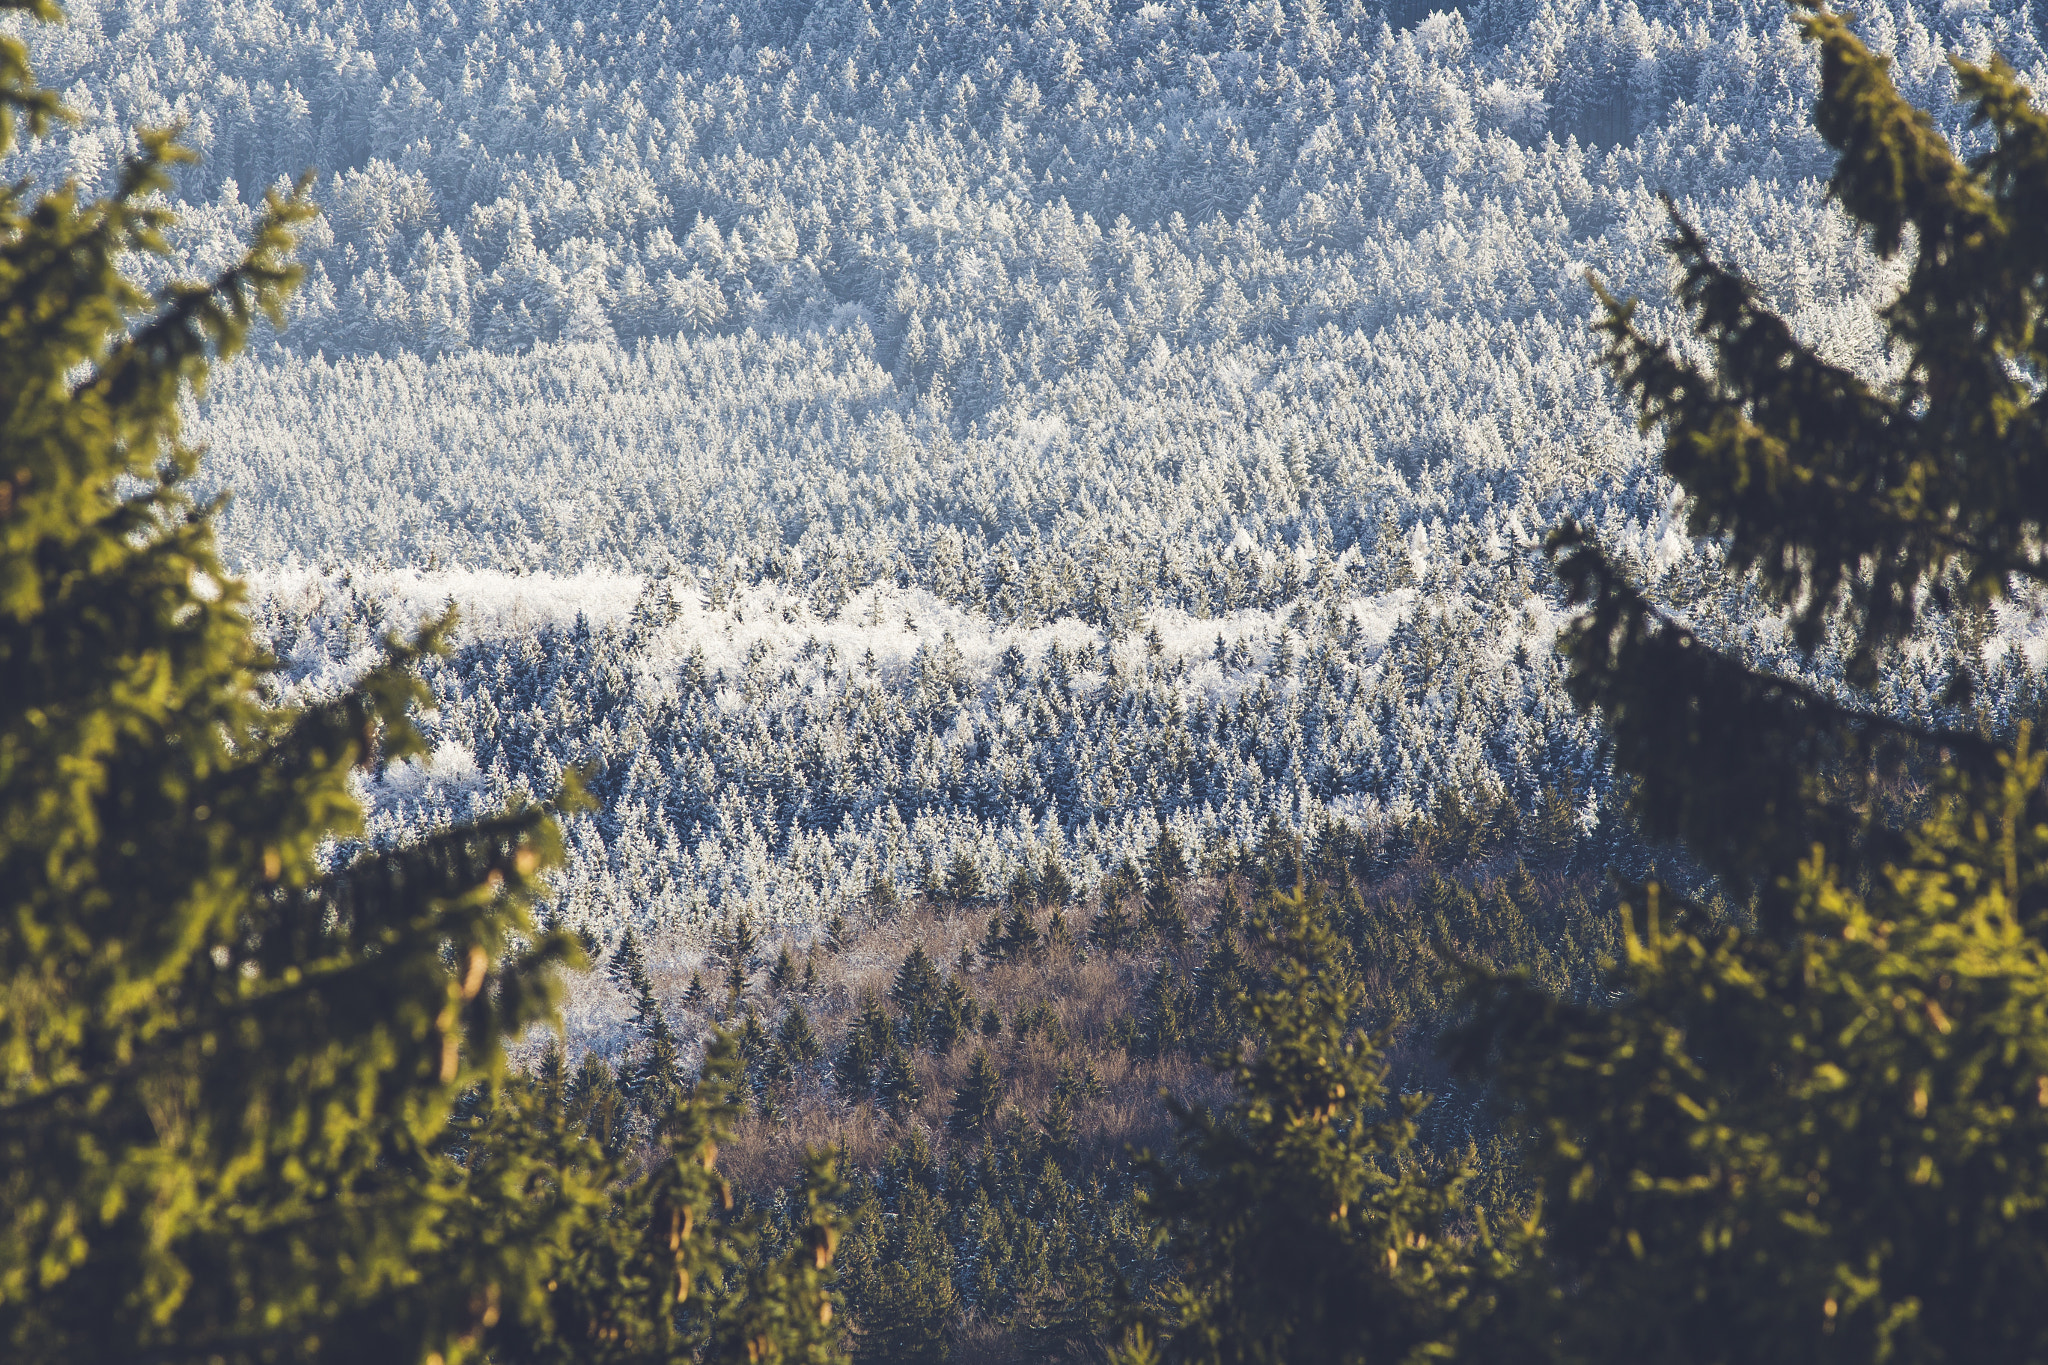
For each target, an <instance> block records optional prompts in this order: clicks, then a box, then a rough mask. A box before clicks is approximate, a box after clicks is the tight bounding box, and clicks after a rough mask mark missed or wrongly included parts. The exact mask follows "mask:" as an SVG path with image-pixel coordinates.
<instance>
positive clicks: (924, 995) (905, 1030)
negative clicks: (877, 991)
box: [889, 944, 946, 1047]
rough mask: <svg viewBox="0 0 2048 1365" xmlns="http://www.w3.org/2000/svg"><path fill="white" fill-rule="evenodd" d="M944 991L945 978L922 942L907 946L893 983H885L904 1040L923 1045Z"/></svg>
mask: <svg viewBox="0 0 2048 1365" xmlns="http://www.w3.org/2000/svg"><path fill="white" fill-rule="evenodd" d="M945 994H946V984H945V979H944V978H943V977H942V976H940V975H939V969H938V966H937V965H936V964H935V963H933V961H932V959H931V955H930V954H928V953H927V952H925V950H924V945H923V944H919V945H918V946H917V947H915V948H913V949H911V950H910V955H909V956H908V957H906V958H904V959H903V965H902V966H901V967H899V968H898V969H897V971H896V980H895V983H894V984H893V985H891V986H890V987H889V1000H890V1003H892V1004H893V1005H895V1006H896V1009H897V1012H898V1015H899V1017H900V1018H901V1020H902V1034H903V1040H904V1041H905V1042H906V1043H908V1044H910V1045H911V1046H912V1047H921V1046H923V1045H924V1043H925V1041H926V1039H928V1038H929V1037H930V1036H931V1031H932V1025H933V1021H934V1020H936V1019H937V1017H938V1014H939V1011H940V1010H941V1009H942V1008H943V1007H944V1004H945Z"/></svg>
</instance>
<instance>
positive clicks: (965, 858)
mask: <svg viewBox="0 0 2048 1365" xmlns="http://www.w3.org/2000/svg"><path fill="white" fill-rule="evenodd" d="M945 894H946V899H947V900H950V901H951V902H953V904H954V905H956V906H964V905H968V904H971V903H972V902H974V901H978V900H980V899H981V898H982V897H983V896H985V895H987V894H988V883H987V881H986V880H985V879H984V878H983V877H982V875H981V864H979V863H977V862H975V861H974V857H973V855H972V854H970V853H968V852H967V850H966V849H962V850H960V851H959V852H958V853H955V854H954V855H953V861H952V863H951V864H949V865H948V866H947V868H946V884H945Z"/></svg>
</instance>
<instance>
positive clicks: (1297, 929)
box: [1125, 889, 1512, 1365]
mask: <svg viewBox="0 0 2048 1365" xmlns="http://www.w3.org/2000/svg"><path fill="white" fill-rule="evenodd" d="M1268 920H1269V922H1270V924H1271V926H1272V930H1271V934H1270V937H1269V940H1268V942H1267V943H1266V945H1265V947H1266V948H1267V949H1268V950H1270V951H1271V953H1272V954H1273V957H1274V966H1273V971H1272V977H1271V982H1270V984H1269V985H1267V986H1266V987H1265V988H1264V989H1262V990H1260V991H1258V992H1256V993H1255V994H1254V995H1253V996H1252V997H1251V998H1250V1001H1249V1010H1250V1013H1251V1016H1252V1022H1253V1026H1254V1028H1255V1029H1256V1030H1257V1033H1258V1035H1259V1041H1258V1043H1257V1045H1256V1046H1255V1047H1249V1048H1238V1049H1234V1050H1233V1052H1232V1054H1231V1055H1230V1056H1228V1057H1226V1058H1224V1059H1222V1063H1223V1066H1224V1072H1225V1074H1226V1075H1227V1076H1228V1077H1229V1078H1230V1079H1231V1081H1232V1083H1233V1087H1234V1093H1233V1097H1232V1099H1231V1101H1230V1103H1229V1104H1228V1106H1227V1107H1226V1108H1225V1109H1223V1110H1222V1111H1221V1112H1211V1111H1209V1110H1207V1109H1200V1108H1191V1107H1188V1106H1186V1105H1183V1104H1180V1103H1179V1102H1177V1101H1170V1102H1169V1104H1170V1107H1171V1108H1172V1110H1173V1113H1174V1117H1175V1121H1176V1125H1177V1146H1178V1148H1179V1159H1178V1160H1176V1161H1174V1162H1173V1163H1170V1164H1169V1163H1165V1162H1162V1161H1159V1160H1148V1162H1147V1166H1146V1169H1147V1171H1148V1175H1149V1178H1150V1180H1151V1183H1152V1192H1151V1194H1150V1196H1149V1197H1148V1199H1147V1201H1146V1202H1147V1210H1148V1212H1149V1214H1150V1216H1151V1217H1152V1218H1154V1219H1155V1220H1157V1221H1158V1222H1159V1223H1160V1224H1161V1225H1162V1226H1163V1228H1164V1230H1165V1232H1166V1234H1167V1237H1168V1248H1169V1251H1170V1252H1171V1253H1172V1255H1173V1258H1174V1263H1175V1266H1176V1268H1177V1271H1178V1276H1179V1286H1178V1288H1177V1290H1176V1291H1175V1292H1174V1294H1173V1295H1172V1296H1171V1298H1170V1300H1169V1304H1168V1306H1167V1307H1166V1309H1165V1311H1163V1312H1161V1313H1158V1314H1154V1315H1152V1323H1151V1326H1152V1327H1153V1328H1154V1329H1155V1330H1156V1332H1157V1333H1158V1337H1159V1351H1158V1354H1157V1355H1153V1356H1151V1357H1150V1358H1153V1359H1166V1360H1173V1361H1189V1362H1217V1363H1218V1365H1220V1363H1221V1362H1226V1361H1229V1362H1237V1361H1275V1362H1277V1361H1306V1360H1314V1361H1329V1362H1339V1363H1341V1362H1361V1363H1362V1362H1368V1361H1381V1360H1419V1359H1427V1358H1435V1357H1441V1356H1444V1355H1448V1354H1452V1353H1454V1352H1455V1351H1456V1350H1457V1348H1458V1347H1459V1346H1460V1344H1461V1343H1462V1342H1464V1341H1466V1340H1468V1339H1469V1338H1470V1337H1471V1336H1472V1334H1473V1332H1474V1331H1475V1329H1477V1328H1478V1327H1480V1326H1481V1325H1482V1324H1483V1323H1484V1322H1485V1321H1486V1320H1487V1318H1488V1317H1489V1316H1490V1315H1491V1314H1492V1313H1493V1312H1494V1311H1495V1309H1496V1307H1497V1303H1498V1287H1499V1285H1500V1283H1501V1282H1502V1280H1503V1278H1504V1276H1505V1273H1506V1271H1507V1270H1508V1269H1509V1267H1510V1266H1511V1264H1512V1261H1511V1259H1510V1257H1509V1256H1508V1254H1507V1248H1505V1247H1503V1246H1502V1245H1500V1244H1497V1243H1496V1241H1495V1240H1494V1238H1493V1235H1492V1234H1491V1232H1490V1229H1489V1224H1488V1222H1487V1220H1486V1219H1485V1218H1484V1217H1483V1216H1481V1215H1478V1214H1477V1213H1476V1212H1475V1211H1473V1210H1471V1209H1469V1208H1468V1207H1466V1205H1465V1204H1464V1202H1463V1199H1462V1189H1463V1186H1464V1183H1465V1181H1466V1179H1467V1177H1468V1172H1466V1171H1464V1170H1462V1169H1454V1170H1452V1171H1450V1172H1449V1173H1448V1175H1447V1176H1446V1175H1432V1174H1431V1173H1429V1172H1426V1171H1425V1170H1424V1169H1423V1166H1422V1160H1421V1158H1422V1154H1421V1152H1420V1151H1419V1150H1418V1145H1417V1142H1416V1120H1417V1117H1418V1115H1419V1114H1420V1113H1421V1111H1422V1109H1423V1107H1424V1105H1425V1104H1426V1103H1427V1100H1426V1097H1422V1096H1416V1095H1402V1096H1395V1095H1393V1094H1391V1093H1389V1089H1388V1086H1387V1070H1388V1068H1387V1063H1386V1061H1385V1059H1384V1057H1383V1056H1382V1055H1381V1053H1380V1052H1379V1050H1378V1048H1377V1046H1376V1045H1375V1042H1374V1040H1372V1039H1370V1038H1367V1037H1364V1036H1362V1035H1361V1034H1360V1033H1359V1031H1358V1027H1357V1024H1356V1022H1355V1020H1356V1016H1357V1013H1358V1010H1359V1008H1360V1005H1361V992H1360V990H1359V988H1358V987H1357V985H1356V984H1354V983H1353V982H1352V981H1351V980H1350V979H1349V978H1348V977H1347V976H1345V975H1344V974H1342V973H1332V972H1330V971H1328V970H1327V969H1326V968H1327V964H1328V963H1329V962H1330V961H1331V960H1332V959H1333V958H1334V957H1336V956H1338V954H1339V952H1340V944H1339V941H1338V939H1337V936H1336V934H1335V933H1334V932H1333V931H1332V929H1331V928H1330V926H1329V924H1328V922H1327V920H1328V914H1327V909H1326V907H1325V906H1324V905H1323V903H1322V902H1321V900H1320V899H1319V897H1318V896H1317V895H1316V894H1315V892H1314V891H1313V889H1311V890H1310V892H1309V893H1308V894H1305V895H1299V896H1291V895H1285V894H1282V895H1279V896H1277V897H1276V898H1275V901H1274V903H1273V904H1272V906H1271V907H1270V910H1269V912H1268ZM1144 1358H1147V1357H1146V1355H1145V1354H1144V1353H1142V1352H1126V1355H1125V1359H1126V1360H1127V1361H1131V1360H1137V1359H1144Z"/></svg>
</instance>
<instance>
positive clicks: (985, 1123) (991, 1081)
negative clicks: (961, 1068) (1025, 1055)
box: [946, 1047, 1003, 1138]
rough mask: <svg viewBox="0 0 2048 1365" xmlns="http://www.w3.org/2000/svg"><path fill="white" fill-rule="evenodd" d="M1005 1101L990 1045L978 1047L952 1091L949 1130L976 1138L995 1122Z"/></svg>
mask: <svg viewBox="0 0 2048 1365" xmlns="http://www.w3.org/2000/svg"><path fill="white" fill-rule="evenodd" d="M1002 1102H1003V1077H1002V1073H1001V1072H999V1071H997V1070H996V1064H995V1062H994V1061H992V1060H991V1059H990V1058H989V1055H988V1049H987V1048H982V1047H978V1048H976V1049H975V1050H974V1056H973V1058H972V1059H971V1060H969V1062H968V1063H967V1075H966V1076H964V1077H963V1078H961V1081H960V1086H959V1088H958V1089H957V1090H955V1091H954V1092H953V1112H952V1114H951V1115H950V1116H949V1117H948V1118H947V1120H946V1131H947V1132H949V1133H951V1134H952V1135H953V1136H954V1137H958V1138H976V1137H980V1136H981V1135H982V1134H983V1133H985V1132H987V1131H988V1127H989V1125H990V1124H991V1123H993V1122H995V1117H996V1111H997V1109H999V1108H1000V1107H1001V1105H1002Z"/></svg>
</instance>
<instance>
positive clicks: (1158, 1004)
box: [1140, 962, 1190, 1057]
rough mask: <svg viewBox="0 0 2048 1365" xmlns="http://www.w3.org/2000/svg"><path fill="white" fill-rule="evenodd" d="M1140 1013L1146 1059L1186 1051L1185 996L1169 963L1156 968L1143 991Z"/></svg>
mask: <svg viewBox="0 0 2048 1365" xmlns="http://www.w3.org/2000/svg"><path fill="white" fill-rule="evenodd" d="M1140 1009H1141V1011H1142V1013H1143V1015H1144V1021H1145V1023H1144V1028H1145V1034H1144V1037H1145V1055H1146V1056H1148V1057H1170V1056H1172V1055H1174V1054H1175V1053H1177V1052H1180V1051H1181V1050H1183V1049H1184V1048H1186V1046H1187V1045H1188V1042H1189V1041H1190V1040H1189V1036H1188V1035H1189V1020H1188V1001H1187V993H1186V989H1185V987H1183V986H1182V985H1181V982H1180V978H1179V976H1178V975H1176V974H1175V972H1174V970H1173V964H1172V963H1170V962H1162V963H1160V964H1159V970H1158V971H1157V972H1155V973H1154V974H1153V976H1152V982H1151V984H1150V985H1149V986H1147V987H1146V988H1145V998H1144V1002H1143V1004H1142V1005H1141V1006H1140Z"/></svg>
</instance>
